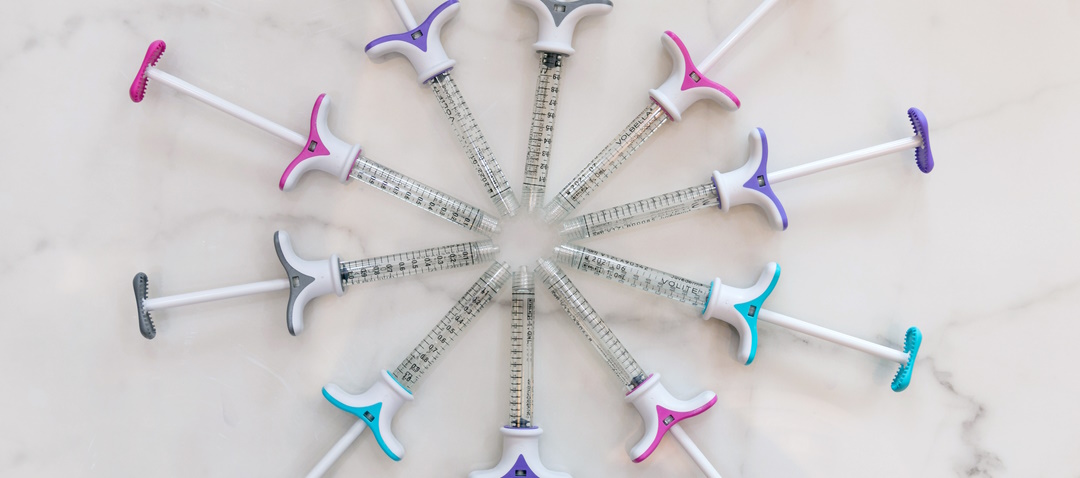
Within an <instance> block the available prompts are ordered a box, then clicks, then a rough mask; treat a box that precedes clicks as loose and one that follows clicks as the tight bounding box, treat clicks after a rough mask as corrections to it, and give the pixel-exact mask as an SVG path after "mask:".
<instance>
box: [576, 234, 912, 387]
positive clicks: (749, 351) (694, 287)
mask: <svg viewBox="0 0 1080 478" xmlns="http://www.w3.org/2000/svg"><path fill="white" fill-rule="evenodd" d="M555 260H556V261H557V262H559V263H560V264H565V265H568V266H570V267H573V268H575V269H577V270H580V271H584V272H589V273H592V274H594V275H596V276H599V277H604V278H606V279H609V280H612V281H615V282H618V283H620V284H624V285H628V286H630V287H633V288H635V289H640V290H643V291H646V292H652V293H653V294H656V295H659V296H661V297H666V298H668V299H672V300H674V301H677V302H681V303H684V304H687V305H689V306H691V307H694V308H696V309H697V310H700V311H702V312H701V315H702V318H704V319H719V320H722V321H724V322H727V323H729V324H731V326H732V327H734V328H735V330H736V331H737V332H738V333H739V348H738V354H739V360H741V361H743V362H744V363H745V364H746V365H750V363H751V362H753V361H754V356H755V355H756V353H757V344H758V332H757V323H758V320H761V321H763V322H768V323H771V324H774V325H779V326H781V327H784V328H787V329H790V330H794V331H796V332H802V333H804V334H806V335H810V336H812V337H817V338H819V339H822V340H826V341H829V342H832V343H835V344H838V345H843V346H845V347H848V348H851V349H854V350H858V351H860V352H865V353H868V354H870V355H874V356H876V357H879V358H882V359H885V360H889V361H892V362H896V363H898V364H900V369H899V370H897V372H896V375H895V376H894V377H893V381H892V389H893V391H896V392H901V391H904V389H906V388H907V386H908V384H909V383H910V382H911V372H912V368H913V367H914V365H915V358H916V356H917V355H918V353H919V346H920V345H921V344H922V332H921V331H920V330H919V329H918V327H911V328H909V329H907V333H906V334H905V337H904V350H903V351H900V350H896V349H892V348H889V347H886V346H884V345H879V344H876V343H873V342H870V341H867V340H863V339H860V338H857V337H852V336H850V335H847V334H843V333H840V332H836V331H834V330H831V329H827V328H825V327H821V326H819V325H814V324H811V323H808V322H803V321H801V320H799V319H796V318H793V317H788V316H786V315H783V314H779V313H776V312H773V311H771V310H767V309H765V308H763V305H764V302H765V300H766V299H768V298H769V295H770V294H772V291H773V288H775V287H776V283H777V281H778V280H779V279H780V266H778V265H776V263H775V262H773V263H769V264H768V265H766V266H765V269H764V270H763V271H762V272H761V276H760V277H758V280H757V283H755V284H754V285H753V286H752V287H749V288H746V289H740V288H738V287H732V286H730V285H724V284H722V283H721V282H720V278H716V279H714V280H713V282H712V284H711V285H709V284H704V283H700V282H695V281H692V280H689V279H684V278H682V277H679V276H676V275H674V274H669V273H667V272H663V271H658V270H656V269H652V268H650V267H647V266H643V265H641V264H637V263H634V262H630V261H628V260H625V259H620V258H618V257H615V256H611V255H608V254H604V253H601V252H597V251H594V250H591V249H586V248H584V247H580V246H575V245H569V244H564V245H562V246H558V247H556V248H555Z"/></svg>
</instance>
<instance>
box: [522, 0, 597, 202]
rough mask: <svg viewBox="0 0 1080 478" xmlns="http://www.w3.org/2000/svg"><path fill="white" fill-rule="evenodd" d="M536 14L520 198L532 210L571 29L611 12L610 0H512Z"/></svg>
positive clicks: (540, 193) (539, 194)
mask: <svg viewBox="0 0 1080 478" xmlns="http://www.w3.org/2000/svg"><path fill="white" fill-rule="evenodd" d="M514 1H515V2H516V3H519V4H521V5H525V6H526V7H529V8H530V9H532V11H533V12H534V13H536V19H537V21H539V22H540V28H539V39H538V41H537V42H536V43H535V44H533V48H535V49H536V51H537V52H538V53H540V74H539V75H538V76H537V78H536V96H535V99H534V103H533V113H532V124H531V126H530V127H529V147H528V151H527V153H526V156H525V182H524V184H523V186H522V188H521V197H522V201H524V202H525V205H526V206H527V207H528V210H529V212H533V211H535V210H537V209H540V208H542V207H543V206H544V203H543V201H544V191H545V189H546V188H547V173H548V161H549V160H550V159H551V143H552V138H553V137H554V135H555V112H556V110H557V109H558V104H559V83H560V82H561V80H562V62H563V59H564V58H565V57H567V56H570V55H573V54H574V48H573V46H572V40H573V38H574V28H575V27H577V24H578V22H579V21H581V19H582V18H585V17H586V16H589V15H600V14H606V13H608V12H610V11H611V9H612V3H611V0H576V1H564V0H546V1H545V0H514Z"/></svg>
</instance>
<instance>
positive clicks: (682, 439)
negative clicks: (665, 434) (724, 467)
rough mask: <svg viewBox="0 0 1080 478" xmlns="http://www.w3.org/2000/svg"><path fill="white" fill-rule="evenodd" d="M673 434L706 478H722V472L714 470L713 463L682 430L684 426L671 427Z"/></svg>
mask: <svg viewBox="0 0 1080 478" xmlns="http://www.w3.org/2000/svg"><path fill="white" fill-rule="evenodd" d="M670 431H671V434H672V435H674V436H675V440H676V441H678V442H679V444H680V445H682V447H683V450H686V453H687V454H688V455H690V458H691V459H692V460H694V463H696V464H697V466H698V468H701V471H703V472H705V476H707V477H709V478H720V472H718V471H716V468H713V466H712V463H709V459H708V458H705V454H703V453H701V449H699V448H698V447H697V444H696V443H694V440H691V439H690V435H687V434H686V431H685V430H683V429H682V425H679V424H677V423H676V424H675V425H674V426H672V427H671V430H670Z"/></svg>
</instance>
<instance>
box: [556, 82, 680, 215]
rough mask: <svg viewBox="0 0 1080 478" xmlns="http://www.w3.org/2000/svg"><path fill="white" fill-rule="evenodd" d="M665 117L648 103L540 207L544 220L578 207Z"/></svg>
mask: <svg viewBox="0 0 1080 478" xmlns="http://www.w3.org/2000/svg"><path fill="white" fill-rule="evenodd" d="M667 120H668V116H667V114H666V113H664V110H663V109H662V108H660V106H659V105H657V104H656V103H651V104H650V105H649V107H647V108H645V110H644V111H642V112H641V114H639V115H638V116H637V117H636V118H634V120H633V121H631V122H630V125H629V126H627V127H626V129H624V130H623V132H622V133H619V136H617V137H616V138H615V140H613V141H612V142H611V143H609V144H608V145H607V146H606V147H605V148H604V150H603V151H601V152H600V154H598V155H597V156H596V158H594V159H593V160H592V161H591V162H589V164H588V165H586V166H585V168H584V169H582V170H581V172H579V173H578V175H577V176H575V177H574V179H572V180H571V181H570V182H569V183H567V184H566V186H564V187H563V188H562V190H561V191H559V194H557V195H555V197H554V198H553V199H552V200H551V202H550V203H548V205H547V206H545V207H544V221H546V222H548V223H552V222H555V221H559V220H562V219H563V218H564V217H566V215H567V213H569V212H570V211H573V210H574V209H576V208H577V207H578V206H580V205H581V203H582V201H584V200H585V198H587V197H588V196H589V195H590V194H592V193H593V192H595V191H596V190H597V189H599V188H600V186H601V185H602V184H603V183H604V181H606V180H607V178H608V177H610V176H611V175H612V174H613V173H614V172H615V170H616V169H618V168H619V166H620V165H622V164H623V162H625V161H626V160H627V159H629V158H630V156H631V155H633V154H634V151H637V149H638V148H639V147H641V145H642V144H644V143H645V141H646V140H648V139H649V137H651V136H652V135H653V133H655V132H656V131H657V130H658V129H660V127H661V126H663V125H664V124H666V123H667Z"/></svg>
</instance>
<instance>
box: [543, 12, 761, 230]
mask: <svg viewBox="0 0 1080 478" xmlns="http://www.w3.org/2000/svg"><path fill="white" fill-rule="evenodd" d="M776 2H777V0H765V1H764V2H762V4H761V5H760V6H758V8H757V9H756V10H754V11H753V12H752V13H751V14H750V16H749V17H747V18H746V19H745V20H743V22H742V24H740V25H739V26H738V27H736V28H735V30H734V31H733V32H731V34H730V35H728V37H727V38H726V39H724V41H723V43H721V44H720V45H719V46H718V47H716V49H715V50H713V52H712V53H711V54H709V56H708V58H706V59H705V61H703V62H702V63H701V65H700V67H699V66H696V65H695V64H694V60H693V59H692V58H690V52H689V51H688V50H687V48H686V45H684V44H683V42H682V40H681V39H679V37H678V36H677V35H675V33H673V32H670V31H668V32H664V35H662V36H661V37H660V38H661V40H662V42H663V44H664V48H665V50H666V51H667V52H668V54H669V55H670V56H671V59H672V63H673V66H672V71H671V76H669V77H668V79H667V81H665V82H664V84H663V85H661V86H660V87H659V88H657V89H654V90H650V91H649V96H650V97H651V98H652V103H650V104H649V106H648V107H646V108H645V109H644V110H643V111H642V112H641V113H640V114H639V115H638V116H637V117H636V118H634V119H633V120H632V121H631V122H630V124H629V125H628V126H627V127H626V128H625V129H623V130H622V131H621V132H620V133H619V134H618V135H617V136H615V139H613V140H612V141H611V142H610V143H608V145H607V146H606V147H604V149H603V150H602V151H600V154H598V155H597V156H596V158H594V159H593V160H592V161H591V162H590V163H589V164H587V165H586V166H585V168H584V169H582V170H581V172H579V173H578V174H577V176H575V177H574V179H571V180H570V182H569V183H567V184H566V186H564V187H563V188H562V190H561V191H559V193H558V194H557V195H556V196H555V198H554V199H552V200H551V202H549V203H548V204H547V206H545V207H544V220H545V221H547V222H548V223H549V224H550V223H553V222H555V221H561V220H562V219H563V218H565V217H566V216H567V214H569V213H570V212H571V211H573V210H574V209H576V208H577V207H578V206H579V205H581V203H582V202H583V201H584V200H585V198H586V197H588V196H589V195H590V194H592V193H593V192H595V191H596V190H597V189H599V188H600V186H601V185H602V184H603V183H604V182H605V181H606V180H607V179H608V178H609V177H610V176H611V175H612V174H613V173H614V172H615V170H617V169H618V168H619V166H621V165H622V164H623V163H624V162H626V160H628V159H630V156H631V155H633V154H634V152H635V151H637V149H638V148H640V147H641V146H642V145H643V144H645V141H647V140H648V139H649V137H651V136H652V135H653V133H656V132H657V131H658V130H659V129H660V127H661V126H663V125H664V124H666V123H667V121H668V119H669V118H670V119H671V120H672V121H675V122H678V121H680V120H682V114H683V112H684V111H686V109H687V108H689V107H690V106H692V105H693V104H694V103H696V102H697V101H699V100H702V99H709V100H712V101H715V102H716V103H718V104H720V105H721V106H723V107H724V108H727V109H729V110H736V109H738V108H739V106H740V102H739V99H738V98H737V97H736V96H735V94H734V93H732V92H731V90H728V89H727V88H725V87H724V86H722V85H720V84H719V83H716V82H714V81H712V80H710V79H708V78H707V77H706V76H705V72H707V71H709V69H711V68H712V67H713V66H715V65H716V63H717V62H719V60H720V57H721V56H723V55H724V53H726V52H727V51H728V49H730V48H731V47H732V46H733V45H734V44H735V42H737V41H738V40H739V39H741V38H742V37H743V36H744V35H745V34H746V33H747V32H748V31H749V30H750V29H751V28H752V27H753V26H754V25H755V24H757V22H758V20H760V19H761V17H762V16H764V15H765V13H766V12H768V10H769V9H770V8H772V7H773V6H774V5H775V4H776Z"/></svg>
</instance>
